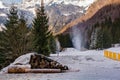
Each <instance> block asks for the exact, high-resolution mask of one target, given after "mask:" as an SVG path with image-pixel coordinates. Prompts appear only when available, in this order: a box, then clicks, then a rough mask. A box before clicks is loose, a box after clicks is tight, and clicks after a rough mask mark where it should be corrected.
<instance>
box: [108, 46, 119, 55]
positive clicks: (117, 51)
mask: <svg viewBox="0 0 120 80" xmlns="http://www.w3.org/2000/svg"><path fill="white" fill-rule="evenodd" d="M106 50H108V51H112V52H115V53H119V54H120V47H113V48H109V49H106Z"/></svg>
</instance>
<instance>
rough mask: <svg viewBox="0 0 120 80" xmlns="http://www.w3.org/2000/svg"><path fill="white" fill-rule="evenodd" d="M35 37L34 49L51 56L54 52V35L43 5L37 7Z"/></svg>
mask: <svg viewBox="0 0 120 80" xmlns="http://www.w3.org/2000/svg"><path fill="white" fill-rule="evenodd" d="M33 37H34V39H33V42H34V43H33V44H34V50H35V51H36V52H37V53H41V54H44V55H46V56H49V54H50V53H51V52H53V51H52V49H53V47H52V46H51V41H52V40H53V38H54V37H53V35H52V33H51V31H50V30H49V25H48V17H47V15H46V14H45V11H44V6H43V5H42V6H41V7H39V8H37V9H36V18H35V19H34V21H33Z"/></svg>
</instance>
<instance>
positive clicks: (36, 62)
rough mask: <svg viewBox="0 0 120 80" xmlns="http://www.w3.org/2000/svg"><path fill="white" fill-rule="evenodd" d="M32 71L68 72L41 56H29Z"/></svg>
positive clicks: (55, 62)
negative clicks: (57, 70)
mask: <svg viewBox="0 0 120 80" xmlns="http://www.w3.org/2000/svg"><path fill="white" fill-rule="evenodd" d="M29 64H30V65H31V68H32V69H45V68H49V69H61V70H68V67H67V66H64V65H62V64H60V63H59V62H57V61H55V60H52V59H50V58H48V57H46V56H44V55H42V54H34V55H31V58H30V62H29Z"/></svg>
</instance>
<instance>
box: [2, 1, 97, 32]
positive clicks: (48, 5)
mask: <svg viewBox="0 0 120 80" xmlns="http://www.w3.org/2000/svg"><path fill="white" fill-rule="evenodd" d="M40 1H41V0H23V1H22V3H21V4H16V6H17V7H18V8H19V11H22V12H24V13H25V17H26V18H27V20H28V24H29V25H31V23H32V19H33V17H34V16H35V7H37V6H38V5H39V4H40V3H41V2H40ZM94 1H96V0H44V4H45V9H46V13H47V14H48V16H49V23H50V25H51V26H54V27H55V30H56V31H59V30H60V29H61V28H62V26H63V25H65V24H67V23H69V22H71V21H72V20H74V19H76V18H77V17H80V16H82V15H83V14H84V13H85V12H86V10H87V9H88V7H89V6H90V5H91V4H92V3H93V2H94ZM9 7H10V5H8V4H6V3H3V2H2V1H0V14H1V15H0V17H1V16H2V17H4V18H6V17H5V15H6V14H7V13H8V10H9ZM3 15H4V16H3ZM4 18H0V22H3V21H1V20H5V19H4ZM56 26H57V27H56Z"/></svg>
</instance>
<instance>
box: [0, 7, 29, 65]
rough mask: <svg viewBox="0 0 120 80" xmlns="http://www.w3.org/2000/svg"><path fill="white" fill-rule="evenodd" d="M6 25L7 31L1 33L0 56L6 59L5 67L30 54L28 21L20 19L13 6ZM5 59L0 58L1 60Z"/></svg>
mask: <svg viewBox="0 0 120 80" xmlns="http://www.w3.org/2000/svg"><path fill="white" fill-rule="evenodd" d="M9 12H10V13H9V15H8V20H7V22H6V24H5V26H6V29H3V31H2V32H1V35H0V36H2V37H0V52H1V53H0V56H3V57H5V58H4V59H5V62H4V64H3V65H4V66H6V65H9V64H10V63H11V62H13V61H14V60H15V59H16V58H17V57H19V56H20V55H22V54H25V53H27V52H29V50H30V47H29V46H30V45H31V44H30V41H29V36H30V34H29V32H30V30H29V29H28V28H27V25H26V21H25V20H24V19H23V18H21V19H19V18H18V14H17V12H18V11H17V8H16V7H14V6H12V7H11V9H10V11H9ZM2 59H3V58H2V57H0V60H2Z"/></svg>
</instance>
